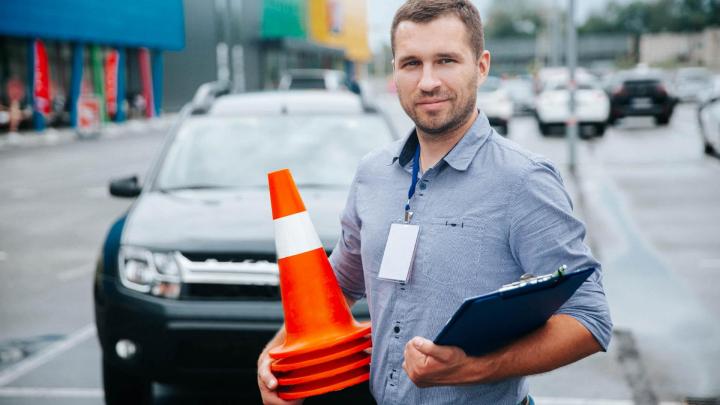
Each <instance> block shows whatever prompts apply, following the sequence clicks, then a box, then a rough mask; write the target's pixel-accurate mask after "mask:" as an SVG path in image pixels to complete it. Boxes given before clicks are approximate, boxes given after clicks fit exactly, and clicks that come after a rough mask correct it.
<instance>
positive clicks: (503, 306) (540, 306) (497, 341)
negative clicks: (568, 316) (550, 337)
mask: <svg viewBox="0 0 720 405" xmlns="http://www.w3.org/2000/svg"><path fill="white" fill-rule="evenodd" d="M594 271H595V268H586V269H582V270H578V271H575V272H572V273H567V274H562V273H560V275H559V276H558V275H551V274H549V275H547V276H541V277H538V278H535V279H531V280H529V281H526V282H524V281H520V282H517V283H513V285H510V286H506V287H503V288H501V289H499V290H497V291H495V292H492V293H490V294H486V295H481V296H478V297H472V298H468V299H466V300H465V301H464V302H463V303H462V304H461V305H460V308H458V310H457V311H456V312H455V314H454V315H453V316H452V317H451V318H450V320H448V322H447V324H445V327H444V328H443V329H442V330H441V331H440V333H439V334H438V335H437V337H436V338H435V340H434V342H435V344H438V345H446V346H458V347H460V348H461V349H463V350H464V351H465V353H466V354H468V355H470V356H479V355H483V354H486V353H490V352H492V351H494V350H497V349H499V348H501V347H503V346H505V345H507V344H508V343H511V342H512V341H513V340H515V339H517V338H519V337H521V336H524V335H526V334H528V333H529V332H532V331H533V330H535V329H537V328H539V327H540V326H542V325H543V324H544V323H545V322H546V321H547V320H548V319H549V318H550V317H551V316H552V315H553V314H554V313H555V311H557V310H558V309H559V308H560V307H561V306H562V305H563V304H564V303H565V301H567V300H568V299H570V297H571V296H572V295H573V294H574V293H575V290H577V289H578V288H579V287H580V285H581V284H582V283H583V282H584V281H585V280H586V279H587V278H588V277H589V276H590V274H592V273H593V272H594Z"/></svg>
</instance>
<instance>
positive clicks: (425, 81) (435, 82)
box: [418, 63, 440, 93]
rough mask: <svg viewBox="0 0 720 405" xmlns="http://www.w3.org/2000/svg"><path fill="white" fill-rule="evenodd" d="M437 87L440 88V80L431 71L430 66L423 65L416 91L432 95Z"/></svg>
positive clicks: (431, 67)
mask: <svg viewBox="0 0 720 405" xmlns="http://www.w3.org/2000/svg"><path fill="white" fill-rule="evenodd" d="M438 87H440V80H439V79H438V77H437V75H436V73H435V71H434V70H433V66H432V64H430V63H427V64H425V65H424V66H423V71H422V77H421V78H420V82H419V83H418V89H420V90H422V91H423V92H427V93H432V92H433V91H434V90H435V89H437V88H438Z"/></svg>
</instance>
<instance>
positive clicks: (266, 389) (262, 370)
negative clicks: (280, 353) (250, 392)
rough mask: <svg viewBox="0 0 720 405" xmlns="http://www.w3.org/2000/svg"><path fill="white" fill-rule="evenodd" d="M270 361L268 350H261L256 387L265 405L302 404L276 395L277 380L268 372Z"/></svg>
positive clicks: (301, 401)
mask: <svg viewBox="0 0 720 405" xmlns="http://www.w3.org/2000/svg"><path fill="white" fill-rule="evenodd" d="M271 362H272V359H271V358H270V355H269V354H268V349H265V350H263V352H262V353H261V354H260V358H258V373H257V375H258V387H259V388H260V395H261V396H262V401H263V404H265V405H299V404H302V403H303V400H302V399H298V400H294V401H286V400H284V399H282V398H280V397H279V396H278V394H277V387H278V382H277V378H275V376H274V375H273V374H272V371H270V363H271Z"/></svg>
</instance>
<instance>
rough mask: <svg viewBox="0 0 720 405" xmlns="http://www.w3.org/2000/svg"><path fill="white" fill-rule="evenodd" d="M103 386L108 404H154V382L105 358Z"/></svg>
mask: <svg viewBox="0 0 720 405" xmlns="http://www.w3.org/2000/svg"><path fill="white" fill-rule="evenodd" d="M103 388H104V389H105V403H106V404H107V405H121V404H138V405H150V404H152V382H151V381H149V380H147V379H144V378H142V377H138V376H134V375H131V374H128V373H127V372H126V371H125V370H123V369H121V368H119V367H117V366H115V365H113V364H110V363H109V362H107V361H106V360H105V359H103Z"/></svg>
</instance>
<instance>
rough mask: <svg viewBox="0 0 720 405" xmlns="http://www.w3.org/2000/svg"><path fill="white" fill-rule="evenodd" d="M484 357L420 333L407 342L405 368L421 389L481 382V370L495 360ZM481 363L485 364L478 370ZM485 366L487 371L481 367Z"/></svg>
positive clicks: (488, 366)
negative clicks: (438, 343) (431, 339)
mask: <svg viewBox="0 0 720 405" xmlns="http://www.w3.org/2000/svg"><path fill="white" fill-rule="evenodd" d="M482 360H483V358H482V357H470V356H468V355H467V354H465V352H464V351H462V349H460V348H459V347H455V346H438V345H436V344H435V343H433V342H432V341H430V340H428V339H425V338H422V337H417V336H416V337H414V338H412V339H410V341H409V342H408V343H407V344H406V345H405V361H403V369H405V372H406V373H407V375H408V377H410V379H411V380H412V382H413V383H415V385H417V386H418V387H420V388H424V387H432V386H435V385H459V384H470V383H473V382H475V381H477V378H478V377H479V375H478V372H481V371H488V370H489V368H491V366H492V364H491V363H492V362H490V361H487V362H485V361H482ZM488 360H489V359H488ZM478 366H482V367H480V369H478ZM483 368H485V369H486V370H481V369H483Z"/></svg>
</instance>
